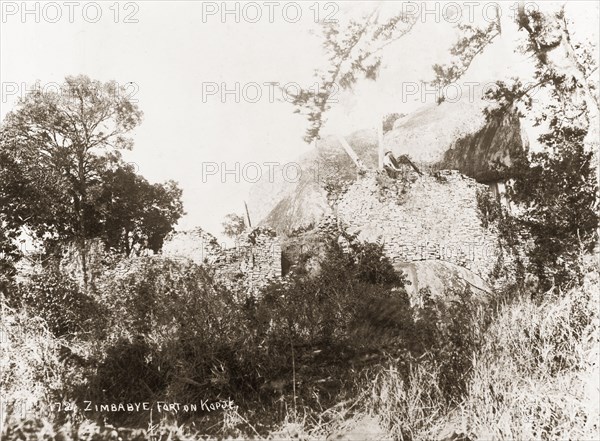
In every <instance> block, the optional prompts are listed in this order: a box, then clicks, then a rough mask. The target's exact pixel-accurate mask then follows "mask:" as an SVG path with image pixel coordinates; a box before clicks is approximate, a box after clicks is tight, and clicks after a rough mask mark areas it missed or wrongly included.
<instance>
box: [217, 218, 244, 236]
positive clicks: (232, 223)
mask: <svg viewBox="0 0 600 441" xmlns="http://www.w3.org/2000/svg"><path fill="white" fill-rule="evenodd" d="M222 225H223V234H224V235H225V236H227V237H237V236H239V235H240V234H242V233H243V232H244V230H246V221H245V220H244V217H243V216H240V215H239V214H235V213H230V214H228V215H226V216H225V222H223V224H222Z"/></svg>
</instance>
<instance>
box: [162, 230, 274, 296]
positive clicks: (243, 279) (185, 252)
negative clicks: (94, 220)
mask: <svg viewBox="0 0 600 441" xmlns="http://www.w3.org/2000/svg"><path fill="white" fill-rule="evenodd" d="M162 253H163V255H164V256H168V257H174V258H187V259H190V260H192V261H194V262H195V263H198V264H209V265H210V266H211V267H212V268H213V269H214V270H215V275H216V277H217V278H218V279H219V280H220V281H221V282H222V283H224V284H225V285H227V286H229V287H230V288H236V287H237V288H239V287H241V288H243V289H244V290H245V291H250V292H254V291H255V290H257V289H258V288H260V287H262V286H264V285H265V284H266V283H267V282H268V281H270V280H273V279H276V278H279V277H281V245H280V243H279V240H278V238H277V237H276V235H275V233H274V232H273V231H272V230H270V229H268V228H256V229H254V230H252V231H250V232H249V233H245V234H242V235H241V236H239V237H238V238H237V240H236V243H235V245H234V246H233V247H231V248H225V247H222V246H220V245H219V243H218V241H217V239H216V238H215V237H214V236H212V235H211V234H209V233H207V232H205V231H203V230H201V229H199V228H198V229H196V230H193V231H182V232H177V233H174V234H172V235H171V236H169V237H168V238H167V240H165V244H164V246H163V250H162Z"/></svg>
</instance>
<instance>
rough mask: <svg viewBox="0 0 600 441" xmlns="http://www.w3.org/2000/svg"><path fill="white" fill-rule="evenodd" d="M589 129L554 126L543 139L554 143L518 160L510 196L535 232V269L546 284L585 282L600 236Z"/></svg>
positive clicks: (532, 255)
mask: <svg viewBox="0 0 600 441" xmlns="http://www.w3.org/2000/svg"><path fill="white" fill-rule="evenodd" d="M585 134H586V132H585V131H583V130H580V129H573V128H570V127H564V126H563V127H554V129H553V132H551V133H548V134H546V135H543V136H542V137H541V138H540V140H541V141H542V142H544V143H545V144H546V146H547V147H548V148H547V150H546V151H544V152H541V153H535V154H533V155H532V157H531V159H530V160H528V161H523V162H521V163H519V164H516V165H515V167H514V168H513V170H514V172H515V176H516V178H515V182H514V184H513V185H512V187H511V188H510V189H509V190H510V192H509V194H510V197H511V198H512V199H513V200H514V201H516V202H517V203H518V204H520V205H521V206H522V207H523V210H524V212H523V213H521V214H519V215H518V221H519V223H520V224H521V225H522V226H523V227H524V228H525V229H526V231H527V232H528V233H529V234H530V235H531V237H532V240H533V248H532V249H531V250H530V251H529V253H528V255H529V259H530V270H531V271H532V272H533V274H535V275H537V276H538V278H539V279H540V282H541V284H542V288H543V289H545V290H547V289H550V288H552V287H556V288H564V287H565V286H566V285H568V284H569V283H571V282H580V281H581V277H582V275H583V273H582V263H583V262H582V257H583V255H584V254H585V253H589V252H591V251H592V250H593V248H594V246H595V244H596V242H597V240H598V238H597V228H598V219H599V218H598V213H597V192H598V185H597V182H596V171H595V168H594V166H593V162H592V158H593V152H585V151H584V145H583V139H584V137H585Z"/></svg>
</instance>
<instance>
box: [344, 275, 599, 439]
mask: <svg viewBox="0 0 600 441" xmlns="http://www.w3.org/2000/svg"><path fill="white" fill-rule="evenodd" d="M599 292H600V291H599V283H598V276H597V274H595V273H593V272H590V273H589V274H588V276H587V277H586V279H585V282H584V284H583V286H581V287H577V288H574V289H572V290H571V291H569V292H568V293H566V294H564V295H563V296H562V297H554V296H553V297H547V298H546V299H544V300H543V301H542V302H541V303H540V302H536V301H534V300H531V298H520V299H517V300H514V301H511V302H510V303H505V304H503V305H502V306H500V308H499V310H498V313H497V315H496V317H495V319H494V320H493V321H492V323H491V325H490V326H489V327H488V328H487V329H486V330H485V332H484V333H483V344H482V345H481V347H480V349H478V350H476V351H474V352H473V354H472V357H471V363H472V368H471V370H470V380H469V381H468V384H467V393H466V394H465V396H464V397H463V399H462V400H461V401H460V402H459V403H458V404H454V405H452V404H449V403H448V401H447V400H446V399H445V398H444V396H443V394H442V393H441V390H440V373H441V372H440V369H439V366H436V364H435V363H433V364H419V365H416V366H413V367H412V368H411V371H410V376H409V380H408V381H403V380H402V378H401V376H399V375H397V373H396V372H395V371H394V368H393V366H392V367H391V368H390V367H389V366H388V367H385V368H384V367H381V368H380V370H379V372H378V373H377V374H376V375H374V376H373V378H372V380H371V382H370V384H369V385H368V386H366V387H365V391H364V395H363V398H362V412H363V413H365V414H371V415H374V416H375V417H376V418H377V419H378V421H379V423H380V424H381V426H382V427H384V428H386V429H387V433H388V434H389V436H390V437H391V439H402V440H423V441H425V440H432V439H444V438H445V437H447V436H449V437H450V438H449V439H452V437H451V435H452V434H456V436H458V434H462V435H464V436H465V437H468V438H469V439H478V440H507V441H508V440H511V441H513V440H558V439H565V440H597V439H600V406H599V404H600V389H599V378H600V371H599V368H598V366H599V349H600V340H599V330H600V326H599V306H600V305H599V299H598V293H599ZM474 326H477V324H476V323H475V324H474ZM355 418H360V416H356V417H355ZM458 439H460V438H458Z"/></svg>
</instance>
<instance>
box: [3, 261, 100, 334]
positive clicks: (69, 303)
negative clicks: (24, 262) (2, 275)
mask: <svg viewBox="0 0 600 441" xmlns="http://www.w3.org/2000/svg"><path fill="white" fill-rule="evenodd" d="M7 297H8V299H9V303H10V305H12V306H13V307H16V308H18V307H20V306H25V307H26V308H27V309H28V310H29V311H31V313H32V314H33V315H37V316H39V317H42V318H43V319H44V320H45V322H46V323H47V324H48V327H49V328H50V330H51V331H52V333H53V334H54V335H55V336H57V337H60V336H67V335H71V336H72V335H77V334H88V336H89V335H90V331H91V330H93V329H97V327H98V326H99V324H98V320H100V319H101V316H100V309H99V306H98V304H97V303H96V301H95V300H94V299H93V298H92V297H90V296H89V295H87V294H84V293H83V292H82V291H81V289H80V287H79V286H78V285H77V284H76V283H75V282H74V281H73V280H71V279H70V278H69V277H68V276H66V275H64V274H62V273H61V272H59V271H57V270H54V269H52V268H48V269H45V270H43V271H42V272H41V273H39V274H35V275H33V276H32V277H31V279H30V280H29V281H28V282H27V283H24V284H21V285H19V286H18V287H16V288H15V289H13V290H11V292H10V295H9V296H7Z"/></svg>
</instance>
